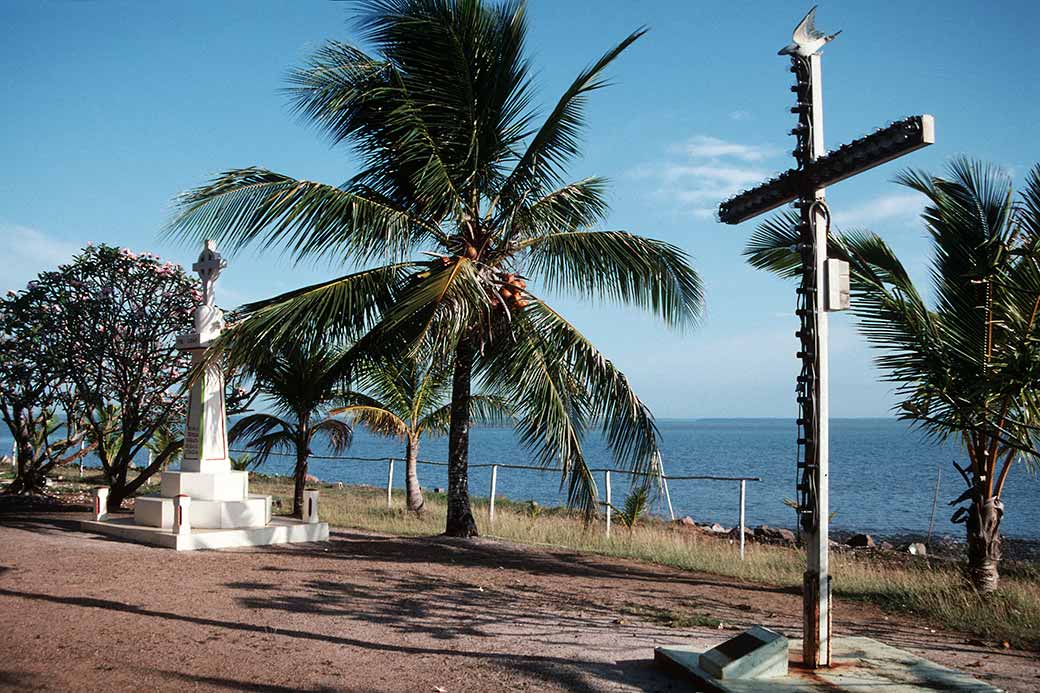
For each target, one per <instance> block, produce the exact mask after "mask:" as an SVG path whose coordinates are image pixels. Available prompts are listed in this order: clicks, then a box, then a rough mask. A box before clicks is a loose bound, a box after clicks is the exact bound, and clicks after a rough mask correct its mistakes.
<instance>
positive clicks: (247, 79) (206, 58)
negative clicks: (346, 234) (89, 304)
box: [0, 0, 1040, 417]
mask: <svg viewBox="0 0 1040 693" xmlns="http://www.w3.org/2000/svg"><path fill="white" fill-rule="evenodd" d="M809 6H810V5H809V4H808V3H803V2H765V1H763V2H725V3H723V2H708V1H702V2H687V1H685V0H674V1H664V0H658V1H655V2H651V3H634V2H630V1H629V0H597V1H596V2H577V1H574V2H567V1H564V0H556V1H552V0H531V1H530V3H529V14H530V25H531V34H530V52H531V55H532V57H533V60H534V64H535V66H536V68H537V71H538V78H539V85H540V89H539V94H540V96H541V98H542V100H543V101H544V103H546V104H548V103H550V102H551V101H552V100H554V99H555V97H556V96H557V95H558V94H559V93H560V92H561V91H562V90H563V89H564V88H565V87H566V85H567V84H568V83H569V82H570V80H571V79H572V78H573V77H574V76H575V75H576V74H577V72H578V71H579V70H580V69H581V68H582V67H584V66H585V65H586V64H587V63H589V62H590V61H592V60H593V59H595V58H596V57H598V56H599V55H600V54H601V53H602V52H603V51H604V50H606V49H607V48H608V47H609V46H610V45H612V43H615V42H616V41H618V40H620V39H621V38H623V37H624V36H625V35H626V34H628V33H629V32H630V31H631V30H633V29H635V28H636V27H638V26H641V25H647V26H649V27H650V33H649V34H648V35H647V36H645V37H644V38H643V39H642V40H640V41H639V42H638V43H637V44H636V45H635V46H633V47H632V48H631V49H630V50H629V51H628V52H626V53H625V54H624V55H623V56H622V57H621V58H620V59H619V61H618V62H617V63H616V64H615V67H614V68H613V69H612V71H611V75H612V77H613V81H614V86H612V87H611V88H609V89H607V90H604V91H602V92H600V93H599V94H597V95H595V96H594V97H593V98H592V100H591V103H590V108H589V119H588V120H589V129H588V132H587V137H586V140H585V141H586V143H587V146H586V152H585V156H584V157H583V158H582V159H581V160H580V161H578V162H577V163H576V164H575V165H574V166H573V168H572V171H571V172H572V175H573V177H574V178H579V177H582V176H585V175H592V174H595V175H605V176H608V177H609V178H610V179H611V180H612V183H613V188H612V194H611V199H612V204H613V213H612V215H611V217H610V219H609V222H608V224H607V227H608V228H617V229H627V230H630V231H634V232H637V233H641V234H644V235H648V236H652V237H656V238H661V239H664V240H667V241H670V242H672V243H675V244H677V245H680V246H682V247H683V248H685V249H687V250H688V251H689V252H690V253H691V254H692V255H693V257H694V263H695V265H696V267H697V268H698V269H699V270H700V272H701V273H702V276H703V277H704V280H705V283H706V287H707V299H708V309H707V315H706V316H705V320H704V322H703V324H702V325H701V326H699V327H698V328H697V329H695V330H693V331H690V332H688V333H685V334H677V333H674V332H670V331H668V330H667V329H666V328H665V327H663V326H662V325H660V324H659V323H658V322H656V321H654V320H653V319H650V318H647V317H645V316H642V315H640V314H638V313H636V312H634V311H631V310H627V309H623V308H618V307H616V306H611V305H605V306H604V305H600V306H595V305H590V304H588V303H582V302H578V301H575V300H571V299H566V298H563V299H560V300H559V301H558V302H557V305H560V306H562V308H563V310H564V312H565V313H566V314H567V315H568V317H570V318H571V319H572V320H573V321H574V322H575V323H576V324H577V325H578V326H579V327H581V328H582V329H583V330H584V331H585V332H586V334H587V335H588V336H590V337H591V338H592V339H593V340H595V342H596V343H597V344H598V345H599V346H600V347H601V348H602V349H603V351H604V352H605V353H606V354H607V355H608V356H609V357H610V358H612V359H613V360H614V361H615V362H616V363H617V364H618V365H619V366H620V367H621V368H622V369H623V370H624V371H625V372H626V373H627V374H628V375H629V376H630V378H631V379H632V381H633V383H634V385H635V386H636V388H637V391H638V392H639V393H640V394H641V395H642V396H643V398H644V399H645V400H646V401H647V402H648V403H649V404H650V406H651V407H652V408H653V409H654V411H655V412H656V414H657V415H658V416H660V417H706V416H727V417H728V416H793V414H794V403H793V381H794V376H795V369H796V363H795V359H794V352H795V351H796V349H797V346H796V344H795V340H794V336H793V333H794V331H795V329H796V328H797V325H796V322H795V318H794V316H793V303H794V301H793V299H794V287H793V286H792V285H789V284H787V283H785V282H782V281H779V280H777V279H774V278H773V277H771V276H768V275H766V274H764V273H761V272H757V271H755V270H752V269H751V268H749V267H747V266H746V265H745V264H744V262H743V260H742V259H741V256H740V251H741V249H742V248H743V245H744V242H745V240H746V238H747V236H748V234H749V233H750V232H751V231H752V230H753V225H754V222H749V223H745V224H744V225H742V226H739V227H729V226H723V225H721V224H718V223H716V222H715V221H714V220H713V219H712V218H711V210H712V209H713V208H714V207H715V206H716V205H717V203H718V202H719V201H720V199H721V198H723V197H725V196H728V195H729V194H730V193H732V192H733V191H735V190H736V189H739V188H741V187H750V185H751V184H753V183H754V182H756V181H758V180H760V179H761V178H763V177H765V176H767V175H769V174H772V173H774V172H777V171H780V170H783V169H785V168H787V167H788V166H790V165H791V163H792V161H793V159H791V157H790V155H789V152H790V149H791V148H792V144H793V138H791V137H789V136H786V134H785V133H786V132H787V130H789V129H790V127H791V125H792V116H791V115H790V113H788V111H787V108H788V106H789V105H790V101H791V94H790V92H789V90H788V87H789V84H790V75H789V73H788V72H787V66H788V63H787V61H786V59H785V58H781V57H779V56H777V55H776V51H777V50H778V49H779V48H780V47H782V46H783V45H785V44H786V43H787V42H788V40H789V38H790V32H791V30H792V29H793V27H794V25H795V23H797V21H798V20H799V19H800V18H801V15H802V14H803V13H804V12H805V11H806V10H807V9H808V7H809ZM349 16H350V5H349V4H341V3H319V2H298V3H288V2H245V1H238V2H217V3H209V2H206V3H204V2H181V3H172V2H170V3H142V2H122V3H117V2H45V1H44V2H41V1H36V0H33V1H29V0H24V1H22V0H7V2H4V3H3V4H0V22H2V24H3V26H4V27H5V40H4V41H3V42H2V43H0V85H2V92H3V95H4V99H3V100H4V108H3V111H2V114H0V125H2V126H0V161H3V162H4V165H3V166H2V167H0V234H2V238H3V242H4V247H5V252H4V259H3V260H2V262H0V268H2V272H0V289H6V288H10V287H18V286H21V285H23V284H24V283H25V282H26V281H28V280H29V279H30V278H31V277H32V276H33V275H35V273H36V272H38V271H41V270H43V269H46V268H48V267H53V266H54V265H56V264H57V263H58V262H61V261H63V260H65V259H67V258H68V257H70V256H71V254H72V253H73V252H74V251H75V250H76V249H77V248H78V247H81V246H82V245H83V244H85V243H86V242H88V241H95V242H101V241H104V242H108V243H113V244H117V245H125V246H129V247H132V248H134V249H136V250H151V251H154V252H158V253H160V254H161V255H163V256H164V257H165V258H167V259H172V260H175V261H178V262H182V263H190V262H191V260H193V259H194V255H195V254H197V250H196V249H193V248H186V247H183V246H178V245H175V244H172V243H170V242H167V241H164V240H163V239H162V238H161V237H160V235H159V231H160V229H161V227H162V225H163V224H164V223H165V222H166V221H167V220H168V219H169V217H170V214H171V209H172V200H173V198H174V196H175V195H176V194H177V193H179V192H181V191H183V190H186V189H188V188H191V187H193V186H196V185H199V184H201V183H203V182H205V181H206V180H207V179H208V178H210V177H211V176H212V175H214V174H216V173H217V172H220V171H222V170H225V169H229V168H236V167H243V166H251V165H259V166H264V167H267V168H270V169H273V170H275V171H279V172H283V173H287V174H290V175H293V176H297V177H301V178H308V179H311V180H319V181H325V182H330V183H340V182H342V181H344V180H346V179H347V178H348V177H349V176H350V175H351V173H352V172H353V171H354V165H353V162H352V159H351V156H350V153H349V151H347V150H345V149H338V150H333V149H331V148H330V147H329V146H328V145H327V143H326V142H325V141H324V140H323V139H322V137H321V136H320V135H319V134H318V133H317V132H316V131H314V130H312V129H311V128H309V127H308V126H306V125H305V124H303V123H300V122H298V121H296V120H295V119H294V118H293V117H292V116H291V114H290V113H289V109H288V107H287V104H286V99H285V96H284V94H283V93H282V92H281V91H280V90H281V89H282V87H283V86H284V85H285V80H284V78H285V75H286V73H287V71H288V70H289V69H290V68H291V67H293V66H295V65H298V64H300V63H301V62H302V61H303V60H304V59H305V58H306V57H307V56H308V55H309V54H310V53H311V52H312V51H313V50H314V49H316V48H317V47H318V46H320V45H321V43H322V42H323V41H324V40H326V39H332V38H335V39H339V40H351V38H352V27H351V26H350V24H349V21H348V20H349ZM1038 19H1040V9H1038V7H1037V6H1036V5H1035V4H1033V3H1028V2H1001V3H972V2H941V3H939V2H905V1H903V2H880V1H875V2H871V3H837V2H830V3H823V4H822V6H821V7H820V9H819V11H818V24H819V26H820V28H821V29H824V30H827V31H835V30H837V29H843V30H844V33H843V34H842V35H841V36H840V37H839V39H838V40H837V41H835V42H834V43H833V44H831V45H830V46H829V47H828V49H827V50H826V52H825V58H824V61H823V81H824V90H825V91H824V94H825V97H824V108H825V113H826V138H827V142H828V144H830V145H837V144H840V143H841V142H844V141H847V140H849V139H851V138H854V137H857V136H859V135H861V134H864V133H866V132H869V131H870V130H872V129H873V128H875V127H877V126H880V125H883V124H885V123H887V122H888V121H891V120H896V119H898V118H901V117H903V116H905V115H909V114H914V113H932V114H934V115H935V117H936V131H937V140H938V141H937V144H935V145H934V146H932V147H930V148H928V149H925V150H922V151H920V152H917V153H915V154H913V155H911V156H910V157H908V158H906V159H903V160H902V161H899V162H895V163H892V164H887V165H885V166H884V167H882V168H880V169H876V170H874V171H872V172H870V173H868V174H866V175H862V176H859V177H857V179H855V180H850V181H846V182H843V183H841V184H839V185H838V186H836V187H834V188H833V189H832V190H830V191H829V192H828V199H829V202H830V204H831V208H832V211H833V214H834V216H835V219H836V222H837V223H838V224H839V225H843V226H845V227H849V226H865V227H869V228H871V229H873V230H875V231H877V232H878V233H880V234H882V235H883V236H884V237H885V238H886V240H888V241H889V242H890V243H891V244H892V245H893V246H894V247H895V249H896V250H897V252H898V253H899V254H900V256H901V257H902V258H903V261H904V262H905V263H906V264H907V265H908V266H909V267H910V269H911V271H912V273H913V274H914V276H915V277H917V278H918V279H919V280H920V281H922V282H923V281H925V280H926V276H927V275H926V272H927V266H926V262H927V257H928V254H927V250H928V248H927V244H926V242H925V240H924V237H923V232H922V228H921V225H920V223H919V221H917V219H916V215H917V213H918V211H919V209H920V200H918V199H917V198H916V197H915V196H914V195H913V194H911V193H909V191H907V190H904V189H901V188H899V187H898V186H896V185H894V184H893V183H891V182H890V181H891V179H892V177H893V176H894V175H895V173H896V172H897V171H898V170H899V169H900V168H902V167H904V166H908V165H913V166H915V167H922V168H925V169H929V170H933V171H939V170H941V167H942V166H943V164H944V162H945V161H946V160H947V159H948V158H949V157H951V156H953V155H956V154H970V155H973V156H978V157H981V158H984V159H987V160H990V161H992V162H994V163H997V164H1000V165H1002V166H1005V167H1007V168H1008V169H1010V170H1011V171H1012V172H1013V173H1014V174H1015V176H1016V178H1017V179H1018V180H1021V177H1022V176H1023V175H1024V174H1025V172H1026V171H1027V170H1028V168H1029V167H1030V166H1032V165H1033V163H1034V162H1035V161H1036V160H1037V158H1038V157H1037V156H1036V153H1037V152H1038V151H1040V148H1038V146H1037V145H1038V143H1040V130H1038V129H1037V128H1036V122H1037V120H1038V98H1040V96H1038V93H1040V92H1038V91H1037V89H1036V86H1037V78H1036V76H1035V72H1034V70H1035V67H1034V66H1035V64H1036V62H1037V48H1036V47H1035V43H1034V40H1033V32H1032V31H1030V30H1029V29H1028V27H1033V26H1035V25H1036V23H1037V21H1038ZM334 273H343V272H342V271H341V268H339V267H337V266H329V265H320V266H312V265H308V266H295V267H294V266H292V265H291V264H290V263H289V262H288V261H287V260H286V259H285V258H283V257H280V256H278V255H277V254H267V255H263V256H261V255H258V254H256V253H252V252H249V251H247V252H244V253H242V254H241V255H238V256H234V257H232V258H231V259H230V266H229V268H228V270H227V271H226V272H225V273H224V274H223V275H222V277H221V285H220V286H219V287H218V299H219V300H220V301H221V302H222V303H223V304H224V305H229V306H230V305H237V304H238V303H240V302H242V301H244V300H249V299H254V298H260V297H264V296H268V295H272V294H274V293H278V292H281V291H285V290H288V289H291V288H295V287H297V286H299V285H302V284H305V283H310V282H312V281H316V280H319V279H321V278H325V277H330V276H333V274H334ZM831 324H832V335H833V338H832V355H831V369H832V404H831V412H832V414H833V415H835V416H884V415H887V413H888V411H889V408H890V406H891V404H892V397H891V393H890V389H891V387H890V386H889V385H888V384H885V383H880V382H879V381H878V373H877V372H876V371H875V370H874V368H873V366H872V365H871V356H872V354H871V352H870V351H869V350H868V349H867V348H866V347H865V346H864V344H863V342H862V340H861V339H860V338H859V337H858V336H857V334H856V332H855V329H854V326H853V323H852V321H851V319H850V318H849V317H848V316H846V315H837V316H834V317H832V320H831Z"/></svg>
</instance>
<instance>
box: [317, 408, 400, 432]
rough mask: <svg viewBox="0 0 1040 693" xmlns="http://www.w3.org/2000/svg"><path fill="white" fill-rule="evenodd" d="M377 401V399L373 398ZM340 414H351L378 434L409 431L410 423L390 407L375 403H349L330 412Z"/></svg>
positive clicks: (354, 418) (357, 421) (355, 419)
mask: <svg viewBox="0 0 1040 693" xmlns="http://www.w3.org/2000/svg"><path fill="white" fill-rule="evenodd" d="M371 401H372V402H375V400H371ZM329 413H330V414H335V415H338V416H349V417H350V418H351V419H352V420H353V421H355V422H356V423H358V424H361V425H362V426H364V427H365V428H367V429H368V430H370V431H372V432H373V433H375V434H376V435H381V436H403V435H405V434H406V433H407V432H408V424H407V423H406V422H405V421H404V420H402V419H401V418H400V417H399V416H397V415H396V414H394V413H393V412H392V411H390V410H388V409H384V408H383V407H380V406H377V405H375V404H348V405H345V406H342V407H336V408H335V409H333V410H331V411H330V412H329Z"/></svg>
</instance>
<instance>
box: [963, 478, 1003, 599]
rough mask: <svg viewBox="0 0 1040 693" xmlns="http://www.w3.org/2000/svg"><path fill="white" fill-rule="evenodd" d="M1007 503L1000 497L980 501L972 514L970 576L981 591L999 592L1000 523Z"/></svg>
mask: <svg viewBox="0 0 1040 693" xmlns="http://www.w3.org/2000/svg"><path fill="white" fill-rule="evenodd" d="M1003 516H1004V504H1003V503H1002V502H1001V500H1000V499H999V498H985V499H982V500H981V501H980V500H979V499H976V500H974V501H973V502H972V504H971V509H970V510H969V512H968V518H967V530H968V574H969V577H970V579H971V583H972V585H974V587H975V589H977V590H978V591H979V592H983V593H988V592H992V591H994V590H995V589H997V585H998V584H999V582H1000V574H999V573H998V572H997V565H998V564H999V563H1000V557H1001V547H1000V544H1001V540H1000V520H1001V518H1003Z"/></svg>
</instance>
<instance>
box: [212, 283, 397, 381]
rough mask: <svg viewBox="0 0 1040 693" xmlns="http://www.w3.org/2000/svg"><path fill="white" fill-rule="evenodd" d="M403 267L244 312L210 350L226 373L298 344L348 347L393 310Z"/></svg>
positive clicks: (249, 307) (261, 303) (297, 292)
mask: <svg viewBox="0 0 1040 693" xmlns="http://www.w3.org/2000/svg"><path fill="white" fill-rule="evenodd" d="M414 267H415V265H414V264H413V263H401V264H395V265H387V266H385V267H377V268H374V269H367V270H362V271H360V272H356V273H353V274H348V275H346V276H343V277H338V278H336V279H333V280H331V281H327V282H322V283H320V284H314V285H311V286H306V287H303V288H301V289H295V290H293V291H289V292H287V293H284V294H281V295H279V296H275V297H273V298H269V299H266V300H263V301H257V302H254V303H249V304H246V305H245V306H243V307H242V308H241V309H240V310H239V312H238V316H237V317H239V318H241V320H240V321H239V322H237V323H236V324H234V325H232V326H231V327H230V328H228V329H226V330H225V331H224V333H223V334H222V335H221V336H220V337H219V338H218V339H217V340H216V341H215V342H214V344H213V345H212V346H211V347H210V350H209V353H208V354H207V358H208V359H210V360H212V359H216V358H218V357H223V358H225V359H226V361H227V365H228V367H229V368H238V367H240V366H243V365H249V364H255V363H257V362H259V361H261V360H263V359H264V358H265V357H266V356H267V355H269V354H271V353H274V352H277V351H280V350H282V349H284V348H291V347H293V346H295V345H298V344H299V343H300V342H301V340H316V341H318V342H321V341H331V342H349V341H350V340H352V339H354V338H356V337H357V336H359V335H362V334H365V333H366V332H367V331H368V330H369V329H370V328H371V327H372V325H373V324H375V323H377V322H378V319H379V318H380V317H381V316H382V315H383V314H384V313H385V312H386V311H387V310H388V309H389V308H390V306H392V305H393V304H394V301H395V299H396V292H397V291H398V290H399V288H400V286H401V285H402V283H403V282H404V281H405V279H406V278H407V277H408V276H409V272H410V271H411V270H413V269H414Z"/></svg>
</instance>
